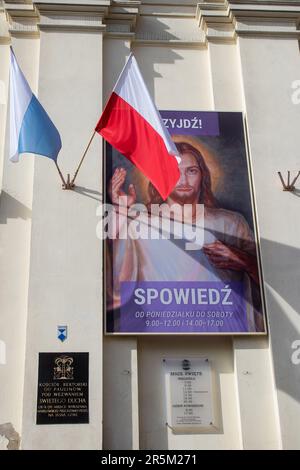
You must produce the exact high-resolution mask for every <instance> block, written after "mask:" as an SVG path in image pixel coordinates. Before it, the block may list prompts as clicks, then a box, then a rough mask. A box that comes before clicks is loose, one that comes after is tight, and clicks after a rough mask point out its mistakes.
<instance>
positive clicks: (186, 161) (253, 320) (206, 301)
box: [102, 111, 266, 334]
mask: <svg viewBox="0 0 300 470" xmlns="http://www.w3.org/2000/svg"><path fill="white" fill-rule="evenodd" d="M161 115H162V118H163V120H164V122H165V124H166V127H167V128H168V130H169V131H170V134H171V136H172V139H173V140H174V142H175V144H176V147H177V150H178V152H179V155H180V158H181V161H180V163H179V169H180V179H179V180H178V183H177V184H176V186H175V188H174V190H173V191H172V193H171V194H170V195H169V197H168V198H167V200H165V201H163V200H162V198H161V197H160V195H159V193H158V192H157V190H156V189H155V187H154V186H153V185H152V184H151V183H150V182H149V180H147V178H146V177H145V176H144V175H143V174H142V173H141V172H140V171H139V170H138V169H137V168H136V167H135V166H133V165H132V164H131V162H130V161H129V160H128V159H127V158H125V157H124V156H122V155H121V154H119V153H118V152H117V151H116V150H115V149H113V148H112V147H111V146H110V145H109V144H106V148H105V172H104V174H105V183H106V189H105V194H106V200H105V202H106V206H105V210H104V212H103V214H102V215H103V218H102V224H103V226H102V229H103V237H104V239H105V240H104V245H105V257H106V269H105V271H106V272H105V311H106V327H105V330H106V333H107V334H265V333H266V322H265V314H264V300H263V290H262V280H261V270H260V261H259V253H258V248H257V228H256V220H255V213H254V205H253V195H252V187H251V171H250V167H249V161H248V157H247V150H246V141H245V136H244V121H243V114H242V113H239V112H194V111H161ZM145 158H151V155H145Z"/></svg>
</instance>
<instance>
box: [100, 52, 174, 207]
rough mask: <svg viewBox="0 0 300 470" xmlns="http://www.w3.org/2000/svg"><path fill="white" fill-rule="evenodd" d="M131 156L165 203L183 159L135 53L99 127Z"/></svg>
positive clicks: (103, 114) (113, 143)
mask: <svg viewBox="0 0 300 470" xmlns="http://www.w3.org/2000/svg"><path fill="white" fill-rule="evenodd" d="M95 130H96V132H98V133H99V134H101V135H102V137H104V139H105V140H107V141H108V142H109V143H110V144H111V145H112V146H113V147H114V148H115V149H117V150H118V151H119V152H120V153H121V154H122V155H124V156H125V157H127V158H128V159H129V160H130V161H131V162H132V163H133V164H134V165H135V166H136V167H137V168H138V169H139V170H140V171H141V172H142V173H143V174H144V175H145V176H146V177H147V178H148V179H149V180H150V181H151V183H152V184H153V186H154V187H155V188H156V189H157V191H158V192H159V193H160V195H161V196H162V198H163V200H165V199H166V198H167V197H168V195H169V194H170V193H171V192H172V190H173V189H174V187H175V185H176V183H177V181H178V179H179V177H180V172H179V168H178V162H180V158H179V156H178V151H177V149H176V146H175V144H174V142H173V141H172V139H171V136H170V134H169V132H168V130H167V129H166V127H165V125H164V123H163V121H162V118H161V116H160V114H159V112H158V110H157V109H156V107H155V104H154V103H153V101H152V99H151V96H150V94H149V92H148V89H147V87H146V85H145V82H144V80H143V77H142V74H141V72H140V69H139V67H138V64H137V62H136V60H135V58H134V56H133V55H132V54H131V55H130V56H129V58H128V60H127V62H126V65H125V67H124V69H123V71H122V72H121V75H120V77H119V79H118V81H117V83H116V85H115V87H114V89H113V91H112V94H111V96H110V98H109V100H108V102H107V105H106V107H105V109H104V111H103V113H102V116H101V117H100V120H99V122H98V124H97V126H96V128H95Z"/></svg>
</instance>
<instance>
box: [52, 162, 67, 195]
mask: <svg viewBox="0 0 300 470" xmlns="http://www.w3.org/2000/svg"><path fill="white" fill-rule="evenodd" d="M54 163H55V166H56V168H57V171H58V173H59V176H60V178H61V180H62V184H63V189H66V182H65V179H64V177H63V175H62V172H61V171H60V168H59V166H58V164H57V161H56V160H54Z"/></svg>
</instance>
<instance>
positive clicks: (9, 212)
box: [0, 191, 31, 224]
mask: <svg viewBox="0 0 300 470" xmlns="http://www.w3.org/2000/svg"><path fill="white" fill-rule="evenodd" d="M30 218H31V209H28V207H26V206H25V205H24V204H22V203H21V202H19V201H18V200H17V199H15V198H14V197H13V196H11V195H10V194H8V193H6V192H5V191H2V193H1V195H0V224H6V223H7V220H8V219H23V220H27V219H30Z"/></svg>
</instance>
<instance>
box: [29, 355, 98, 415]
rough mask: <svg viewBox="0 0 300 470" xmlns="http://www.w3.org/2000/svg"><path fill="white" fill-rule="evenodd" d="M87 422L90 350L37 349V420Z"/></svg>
mask: <svg viewBox="0 0 300 470" xmlns="http://www.w3.org/2000/svg"><path fill="white" fill-rule="evenodd" d="M88 422H89V353H86V352H83V353H81V352H80V353H78V352H76V353H39V377H38V394H37V418H36V424H77V423H88Z"/></svg>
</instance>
